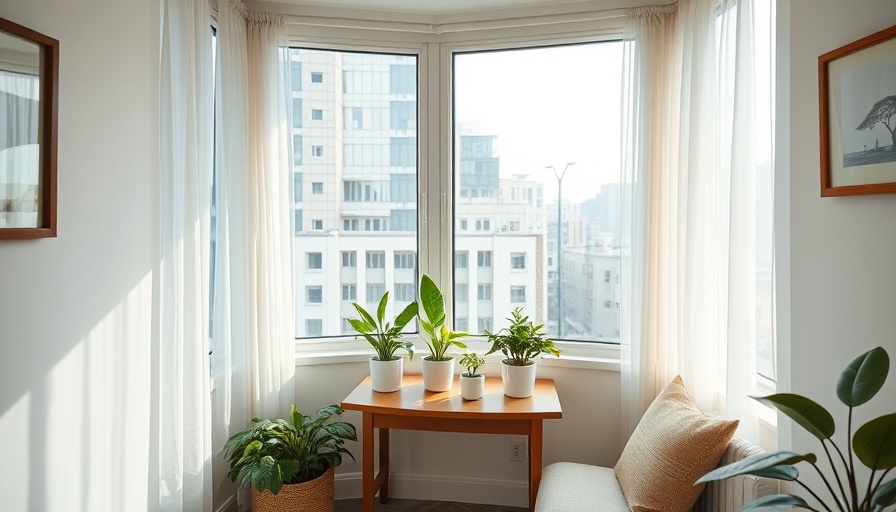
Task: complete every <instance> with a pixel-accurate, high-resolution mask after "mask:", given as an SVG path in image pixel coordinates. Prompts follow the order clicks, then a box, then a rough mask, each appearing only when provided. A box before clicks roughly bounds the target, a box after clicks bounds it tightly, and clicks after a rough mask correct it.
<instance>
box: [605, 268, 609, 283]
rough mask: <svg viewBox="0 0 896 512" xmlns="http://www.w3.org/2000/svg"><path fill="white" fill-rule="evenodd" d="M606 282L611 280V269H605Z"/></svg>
mask: <svg viewBox="0 0 896 512" xmlns="http://www.w3.org/2000/svg"><path fill="white" fill-rule="evenodd" d="M604 282H605V283H609V282H610V271H609V270H604Z"/></svg>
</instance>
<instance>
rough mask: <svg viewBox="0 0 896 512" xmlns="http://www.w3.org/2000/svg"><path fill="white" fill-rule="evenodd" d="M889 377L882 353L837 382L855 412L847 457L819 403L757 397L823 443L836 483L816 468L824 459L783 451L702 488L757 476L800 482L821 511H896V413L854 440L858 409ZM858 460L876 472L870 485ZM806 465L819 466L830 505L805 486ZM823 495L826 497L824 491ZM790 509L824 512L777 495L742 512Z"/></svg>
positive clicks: (710, 476) (731, 469) (867, 356)
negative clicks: (859, 474)
mask: <svg viewBox="0 0 896 512" xmlns="http://www.w3.org/2000/svg"><path fill="white" fill-rule="evenodd" d="M889 371H890V358H889V356H888V355H887V351H886V350H884V349H883V348H881V347H877V348H875V349H872V350H870V351H868V352H866V353H864V354H862V355H860V356H859V357H857V358H856V359H853V361H852V362H851V363H849V365H848V366H847V367H846V369H845V370H843V372H842V373H841V374H840V378H839V379H838V380H837V397H838V398H839V399H840V401H841V402H843V405H845V406H846V407H847V408H848V409H849V410H848V415H847V418H848V419H847V423H846V427H847V439H848V440H849V442H848V443H847V444H846V452H845V453H844V451H843V450H842V449H841V448H840V447H838V446H837V444H836V443H834V441H833V440H832V437H833V436H834V431H835V423H834V417H833V416H832V415H831V413H829V412H828V411H827V409H825V408H824V407H822V406H821V405H819V404H818V403H816V402H814V401H812V400H810V399H808V398H806V397H803V396H802V395H797V394H793V393H778V394H775V395H770V396H765V397H752V398H754V399H755V400H757V401H759V402H760V403H763V404H765V405H768V406H771V407H775V408H776V409H778V410H779V411H781V412H782V413H784V414H786V415H787V416H789V417H790V419H792V420H793V421H795V422H796V423H797V425H799V426H801V427H803V428H804V429H805V430H806V431H808V432H809V433H810V434H812V435H813V436H815V437H817V438H818V440H819V441H820V442H821V445H822V448H823V449H824V453H825V455H826V458H827V462H828V464H829V465H830V468H831V472H832V473H833V476H834V477H835V478H834V479H833V480H832V479H830V478H828V477H826V476H825V475H824V474H823V473H822V472H821V469H820V468H819V467H818V465H817V464H816V462H817V461H818V456H816V455H815V454H814V453H807V454H805V455H800V454H798V453H794V452H787V451H780V452H771V453H761V454H759V455H754V456H753V457H748V458H746V459H744V460H741V461H739V462H735V463H733V464H729V465H727V466H723V467H721V468H718V469H716V470H713V471H711V472H709V473H707V474H706V475H704V476H703V477H702V478H700V480H698V481H697V483H701V482H710V481H714V480H724V479H725V478H730V477H733V476H737V475H756V476H761V477H766V478H773V479H776V480H785V481H789V482H796V483H797V484H798V485H800V486H801V487H802V488H803V489H805V490H806V492H808V493H809V494H810V495H811V496H812V498H814V499H815V501H817V502H818V503H820V504H821V509H823V510H826V511H828V512H830V511H833V510H839V511H841V512H880V511H883V510H884V509H886V508H888V507H891V506H893V505H896V478H891V479H890V480H889V481H887V482H884V478H885V477H886V476H887V474H889V472H890V471H891V470H892V469H893V468H896V413H891V414H887V415H884V416H881V417H879V418H876V419H873V420H871V421H869V422H868V423H866V424H864V425H863V426H861V427H860V428H859V429H857V430H855V433H854V434H853V429H852V417H853V408H855V407H858V406H860V405H862V404H864V403H866V402H868V401H869V400H871V399H872V398H873V397H874V395H876V394H877V392H878V391H880V389H881V388H882V387H883V385H884V382H885V381H886V380H887V374H888V373H889ZM829 446H830V447H831V448H833V449H834V451H835V452H836V454H837V456H836V457H835V456H832V455H831V450H830V448H829ZM855 458H858V459H859V461H861V463H862V464H864V465H865V466H866V467H867V468H868V469H870V470H871V476H870V477H869V480H868V483H867V484H865V483H864V482H859V481H858V477H857V474H856V470H855ZM800 462H807V463H809V464H810V465H812V466H813V469H814V470H815V472H817V473H818V474H819V475H820V476H821V479H822V481H823V483H824V485H825V487H826V488H827V493H828V494H830V499H827V497H826V496H825V497H824V498H822V496H820V495H819V494H818V493H816V492H815V491H814V490H812V489H811V488H810V487H809V486H808V485H807V484H806V483H804V482H802V481H800V479H799V475H800V472H799V470H797V468H796V467H795V465H796V464H797V463H800ZM695 485H696V484H695ZM863 492H864V494H863ZM821 494H825V493H824V490H822V491H821ZM784 507H796V508H803V509H807V510H820V509H819V508H817V507H813V506H811V505H809V503H808V502H807V501H806V500H805V499H803V498H802V497H800V496H796V495H793V494H775V495H772V496H765V497H762V498H759V499H757V500H755V501H753V502H751V503H749V504H748V505H747V506H745V507H744V508H742V509H741V511H742V512H743V511H749V510H767V509H771V508H776V509H778V508H784Z"/></svg>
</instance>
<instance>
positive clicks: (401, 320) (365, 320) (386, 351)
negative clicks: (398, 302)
mask: <svg viewBox="0 0 896 512" xmlns="http://www.w3.org/2000/svg"><path fill="white" fill-rule="evenodd" d="M388 302H389V292H386V293H384V294H383V296H382V297H381V298H380V303H379V305H377V308H376V319H374V317H373V315H371V314H370V313H368V312H367V310H366V309H364V308H363V307H362V306H361V305H360V304H358V303H357V302H353V303H352V306H354V307H355V309H356V310H358V315H359V316H360V317H361V318H349V320H348V323H349V324H351V326H352V328H353V329H354V330H356V331H358V334H360V335H361V336H363V337H364V339H366V340H367V342H368V343H370V345H371V346H372V347H373V349H374V350H375V351H376V356H375V357H374V359H376V360H377V361H392V360H393V359H396V357H395V352H396V351H397V350H398V349H400V348H403V349H405V350H406V351H407V353H408V358H409V359H411V360H413V359H414V344H413V343H411V342H409V341H401V330H402V329H404V326H406V325H407V324H408V322H410V321H411V320H413V319H414V317H415V316H417V303H416V302H411V303H410V304H408V305H407V307H405V308H404V309H403V310H402V311H401V313H399V314H398V316H397V317H395V323H394V324H390V323H389V322H386V304H388Z"/></svg>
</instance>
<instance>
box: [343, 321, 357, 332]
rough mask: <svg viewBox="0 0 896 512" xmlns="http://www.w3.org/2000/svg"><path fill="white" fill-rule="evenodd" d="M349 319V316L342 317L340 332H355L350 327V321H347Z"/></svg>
mask: <svg viewBox="0 0 896 512" xmlns="http://www.w3.org/2000/svg"><path fill="white" fill-rule="evenodd" d="M349 320H351V319H350V318H343V319H342V334H356V331H355V328H354V327H352V324H351V322H349Z"/></svg>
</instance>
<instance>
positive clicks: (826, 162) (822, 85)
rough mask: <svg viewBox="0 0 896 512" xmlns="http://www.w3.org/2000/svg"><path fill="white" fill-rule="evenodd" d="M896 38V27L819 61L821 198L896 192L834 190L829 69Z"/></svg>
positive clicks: (894, 187)
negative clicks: (836, 62)
mask: <svg viewBox="0 0 896 512" xmlns="http://www.w3.org/2000/svg"><path fill="white" fill-rule="evenodd" d="M894 37H896V25H894V26H892V27H890V28H888V29H884V30H881V31H880V32H877V33H874V34H871V35H870V36H867V37H863V38H862V39H859V40H858V41H855V42H852V43H850V44H848V45H846V46H843V47H840V48H837V49H836V50H833V51H830V52H828V53H826V54H824V55H822V56H821V57H819V58H818V112H819V115H820V121H821V123H820V128H821V195H822V196H823V197H829V196H851V195H861V194H883V193H888V192H896V182H889V183H869V184H865V185H846V186H839V187H835V186H833V182H832V177H831V171H832V168H831V140H830V139H831V131H830V101H831V98H830V94H829V93H830V83H829V76H828V65H829V64H830V63H831V62H832V61H835V60H837V59H840V58H843V57H846V56H848V55H852V54H854V53H857V52H860V51H862V50H865V49H867V48H870V47H872V46H875V45H877V44H880V43H883V42H885V41H889V40H890V39H893V38H894ZM894 165H896V163H894Z"/></svg>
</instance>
